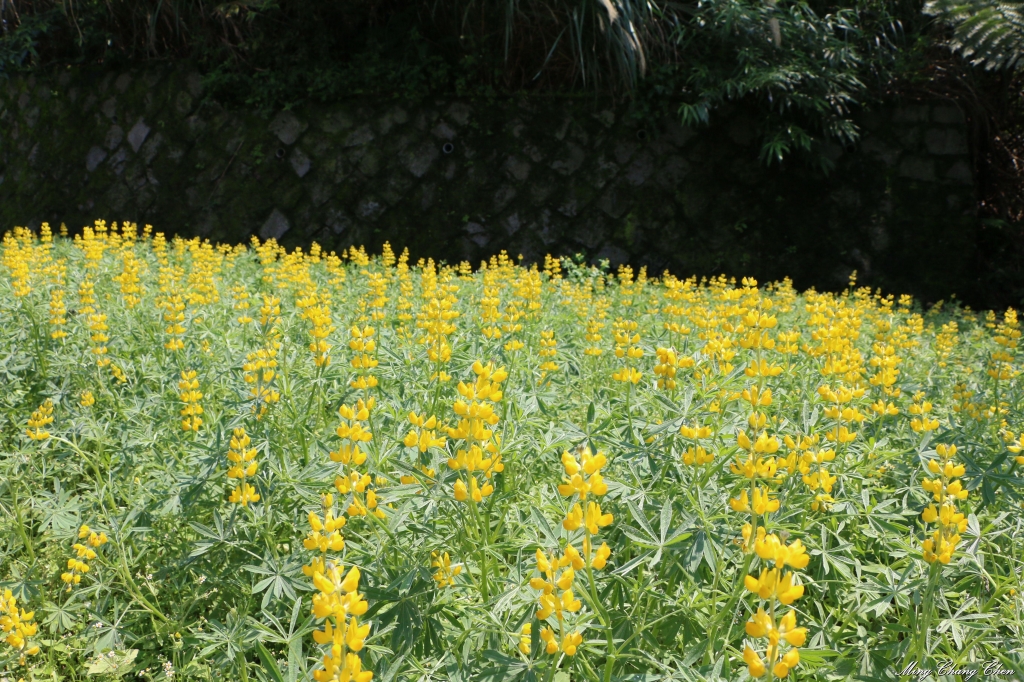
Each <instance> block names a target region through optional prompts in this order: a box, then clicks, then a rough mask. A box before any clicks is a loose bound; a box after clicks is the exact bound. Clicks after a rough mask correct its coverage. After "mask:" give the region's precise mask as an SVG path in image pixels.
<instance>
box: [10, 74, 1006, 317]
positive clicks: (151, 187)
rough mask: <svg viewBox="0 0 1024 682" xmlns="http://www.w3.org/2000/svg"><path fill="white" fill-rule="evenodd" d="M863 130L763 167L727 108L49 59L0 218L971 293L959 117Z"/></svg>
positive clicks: (913, 107) (750, 125)
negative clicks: (406, 91) (311, 83)
mask: <svg viewBox="0 0 1024 682" xmlns="http://www.w3.org/2000/svg"><path fill="white" fill-rule="evenodd" d="M862 124H863V127H864V129H865V135H864V138H863V140H862V141H861V143H860V144H859V145H858V147H857V148H855V149H850V150H842V149H840V148H838V147H836V148H834V149H832V150H830V153H831V154H832V157H833V159H834V161H835V163H836V169H835V170H834V171H833V172H832V173H831V174H829V175H828V176H824V175H822V174H821V173H820V172H818V171H816V170H813V169H811V168H810V167H805V166H803V165H800V164H798V163H787V164H786V165H785V166H782V167H779V166H775V167H765V165H764V164H763V163H761V162H760V161H759V159H758V145H757V142H756V139H755V138H756V126H755V122H754V120H753V119H752V118H749V117H748V116H747V115H746V114H745V113H744V111H743V110H741V109H736V110H734V111H731V112H724V113H723V114H722V115H720V116H718V117H717V118H716V119H715V121H714V122H713V124H712V125H711V126H710V127H707V128H701V129H699V130H691V129H686V128H683V127H681V126H680V125H679V124H678V122H676V121H675V120H672V119H665V120H662V121H658V122H651V121H647V122H636V121H634V120H633V119H632V118H631V117H629V116H628V115H627V107H626V105H615V104H613V103H611V102H607V101H601V100H595V99H594V98H593V97H545V96H522V97H516V98H512V99H499V100H495V101H491V102H482V101H475V102H474V101H464V100H455V99H452V100H443V101H439V100H425V101H415V102H407V101H398V100H388V101H384V100H367V99H353V100H351V101H346V102H340V103H338V104H336V105H333V106H321V107H315V108H314V107H310V108H308V109H306V108H296V109H294V110H291V111H282V112H278V113H276V114H274V115H269V116H261V115H259V114H258V113H256V112H253V111H237V110H228V109H225V108H224V107H222V106H221V105H219V104H218V103H217V102H216V101H212V100H211V99H209V98H206V97H205V96H204V93H203V88H202V79H201V78H200V77H199V76H198V74H194V73H187V72H182V71H174V70H165V71H161V70H150V71H137V72H126V73H108V72H102V71H95V70H81V71H71V70H69V71H65V72H60V73H57V74H53V75H52V76H50V77H46V78H42V77H38V76H32V77H27V78H22V79H14V80H11V81H9V82H8V83H7V84H6V85H0V227H2V228H7V227H10V226H13V225H29V226H34V225H38V224H39V223H40V222H41V221H44V220H45V221H49V222H51V223H52V224H54V225H57V224H59V223H61V222H66V223H67V224H68V225H69V227H71V228H72V229H74V228H77V227H80V226H81V225H83V224H87V223H90V222H91V221H92V220H93V219H95V218H104V219H106V220H108V221H112V220H132V221H135V222H138V223H139V224H140V225H141V224H143V223H151V224H153V225H154V227H155V228H156V229H157V230H158V231H164V232H167V233H178V234H184V235H192V234H198V235H202V236H205V237H208V238H210V239H211V240H222V241H242V240H247V239H248V238H249V237H250V236H251V235H253V234H257V235H259V236H261V237H262V238H269V237H275V238H277V239H278V240H279V241H281V242H282V243H284V244H286V245H298V244H308V243H309V242H311V241H312V240H316V241H318V242H320V243H321V245H323V246H325V247H327V248H340V247H343V246H347V245H349V244H366V245H367V247H370V248H379V246H380V244H381V243H382V242H383V241H384V240H390V242H391V244H392V245H393V246H394V247H395V248H396V249H401V248H402V247H406V246H407V247H409V249H410V251H411V253H412V255H413V258H414V259H415V258H417V257H421V256H432V257H435V258H439V259H446V260H448V261H449V262H451V261H459V260H463V259H468V260H470V261H471V262H474V263H475V262H477V261H479V259H481V258H484V257H486V256H489V255H491V254H493V253H496V252H497V251H499V250H501V249H507V250H508V251H509V252H510V253H511V254H512V255H513V256H515V255H518V254H522V255H523V256H524V257H525V258H526V259H528V260H536V259H542V258H543V255H544V254H545V253H547V252H550V253H553V254H556V253H557V254H571V253H576V252H585V253H586V254H587V255H588V256H590V257H592V258H608V259H609V260H610V261H611V262H612V263H613V264H615V263H618V262H623V261H630V262H632V263H633V264H634V265H636V266H639V265H648V266H649V269H650V270H651V274H659V273H660V272H661V271H662V270H663V269H665V268H668V269H670V270H671V271H672V272H673V273H675V274H677V275H689V274H716V273H720V272H726V273H730V274H735V275H742V274H750V275H753V276H755V277H757V278H759V279H761V280H769V279H779V278H782V277H784V276H789V277H791V278H792V279H793V280H794V281H795V283H796V284H797V286H798V287H809V286H817V287H819V288H828V287H840V286H843V285H844V284H845V282H846V279H847V277H848V276H849V273H850V272H851V271H852V270H853V269H856V270H858V271H859V273H860V281H861V282H866V283H870V284H872V285H876V286H880V287H883V288H884V289H886V290H887V291H891V292H896V293H901V292H908V293H913V294H916V295H918V296H922V297H924V298H926V299H931V300H935V299H938V298H944V297H948V296H949V295H950V294H951V293H954V292H955V293H958V294H960V296H961V297H966V298H967V299H968V300H972V299H973V300H976V301H981V299H983V298H984V297H985V296H986V295H987V293H988V292H986V291H985V282H984V280H983V279H982V278H979V276H978V274H977V272H976V268H974V266H973V263H974V258H975V253H976V250H977V220H976V218H975V217H974V213H973V207H974V206H975V203H976V202H975V197H974V186H973V180H972V173H971V165H970V159H969V155H968V149H967V143H966V140H967V137H966V134H965V133H966V131H965V125H964V122H963V118H962V116H961V115H960V112H959V111H958V110H957V109H956V108H955V107H953V106H950V105H948V104H942V103H932V104H929V103H923V104H921V103H918V104H909V105H903V106H895V105H894V106H892V107H889V108H885V109H883V110H881V111H880V112H876V113H873V114H868V115H865V116H864V117H863V120H862ZM981 302H982V303H983V302H984V301H981Z"/></svg>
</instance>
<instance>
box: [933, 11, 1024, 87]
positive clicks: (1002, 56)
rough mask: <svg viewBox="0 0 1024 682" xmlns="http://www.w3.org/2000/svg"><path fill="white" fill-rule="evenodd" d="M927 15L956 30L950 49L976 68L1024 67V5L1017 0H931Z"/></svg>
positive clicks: (1009, 68)
mask: <svg viewBox="0 0 1024 682" xmlns="http://www.w3.org/2000/svg"><path fill="white" fill-rule="evenodd" d="M924 12H925V14H928V15H931V16H934V17H936V18H937V19H939V20H940V21H941V22H943V23H944V24H947V25H949V26H951V27H952V29H953V35H952V37H951V38H950V40H949V46H950V47H951V48H952V49H953V50H955V51H957V52H959V53H960V54H962V55H963V56H964V57H966V58H967V59H968V60H969V61H970V62H971V64H973V65H974V66H983V67H984V68H985V69H988V70H999V69H1008V70H1020V69H1022V68H1024V3H1022V2H1018V1H1015V0H928V2H926V3H925V6H924Z"/></svg>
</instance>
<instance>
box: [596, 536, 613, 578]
mask: <svg viewBox="0 0 1024 682" xmlns="http://www.w3.org/2000/svg"><path fill="white" fill-rule="evenodd" d="M611 555H612V550H611V548H610V547H609V546H608V543H606V542H602V543H601V546H600V547H598V549H597V553H596V554H595V555H594V560H593V562H592V563H591V565H592V566H593V567H594V568H595V569H596V570H598V571H600V570H602V569H603V568H604V567H605V565H606V564H607V562H608V559H609V558H610V557H611Z"/></svg>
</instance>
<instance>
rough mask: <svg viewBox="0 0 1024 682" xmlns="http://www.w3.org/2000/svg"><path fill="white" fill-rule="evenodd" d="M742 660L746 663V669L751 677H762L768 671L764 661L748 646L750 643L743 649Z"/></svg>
mask: <svg viewBox="0 0 1024 682" xmlns="http://www.w3.org/2000/svg"><path fill="white" fill-rule="evenodd" d="M743 662H744V663H746V664H747V670H748V672H749V673H750V676H751V677H755V678H756V677H763V676H764V674H765V673H766V672H767V671H768V669H767V668H766V667H765V665H764V662H763V661H762V660H761V657H760V656H758V655H757V652H756V651H754V650H753V649H751V648H750V645H747V646H746V647H745V648H744V649H743Z"/></svg>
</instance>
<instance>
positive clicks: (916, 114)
mask: <svg viewBox="0 0 1024 682" xmlns="http://www.w3.org/2000/svg"><path fill="white" fill-rule="evenodd" d="M892 121H893V123H925V122H927V121H928V105H926V104H906V105H903V106H901V107H898V108H897V109H896V110H895V111H894V112H893V114H892Z"/></svg>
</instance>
